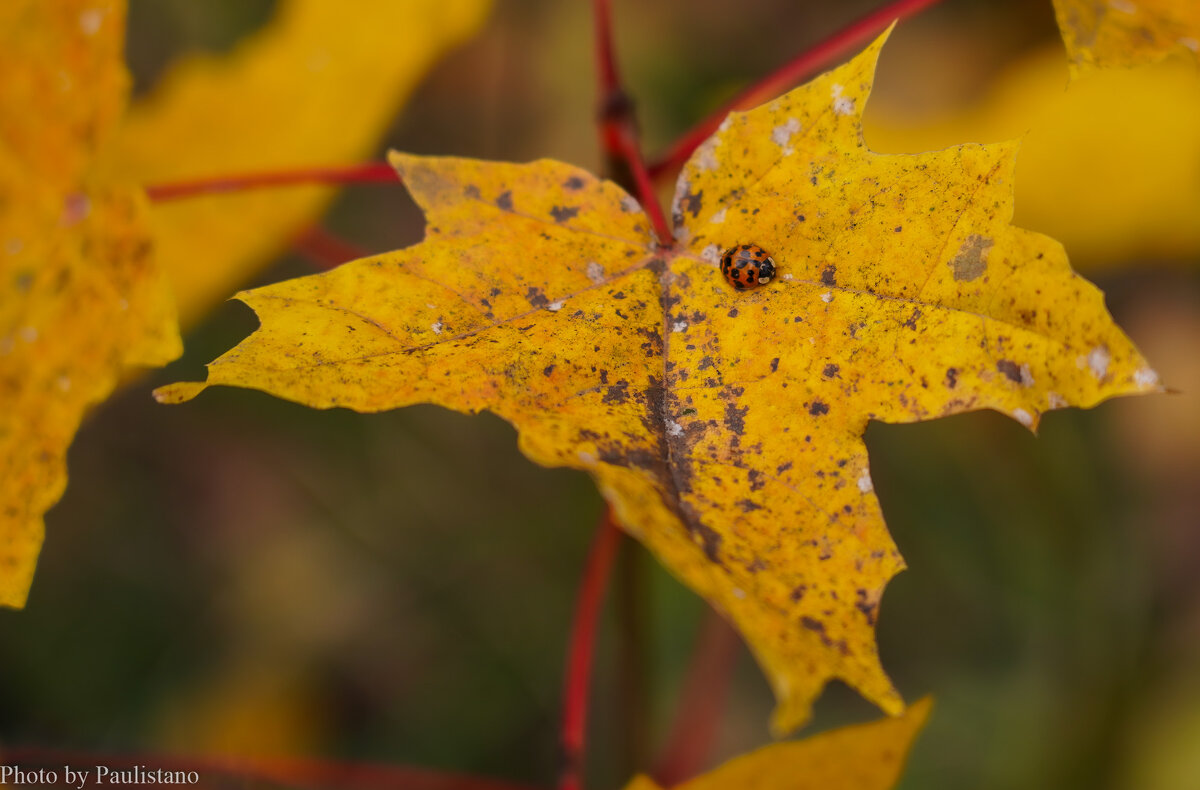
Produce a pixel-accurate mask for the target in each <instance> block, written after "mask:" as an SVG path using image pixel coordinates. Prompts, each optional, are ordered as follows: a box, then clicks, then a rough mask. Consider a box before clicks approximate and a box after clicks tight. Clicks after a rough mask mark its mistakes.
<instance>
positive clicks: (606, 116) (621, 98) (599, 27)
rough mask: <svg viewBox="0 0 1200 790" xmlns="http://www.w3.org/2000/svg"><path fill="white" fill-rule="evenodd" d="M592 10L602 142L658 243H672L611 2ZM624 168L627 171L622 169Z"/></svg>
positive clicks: (600, 0) (596, 2)
mask: <svg viewBox="0 0 1200 790" xmlns="http://www.w3.org/2000/svg"><path fill="white" fill-rule="evenodd" d="M592 10H593V14H594V17H595V40H596V78H597V80H598V82H599V92H600V107H599V112H598V115H599V118H598V122H599V125H600V145H601V147H602V148H603V149H604V153H605V155H606V157H607V158H608V160H609V162H610V168H611V169H613V170H616V171H618V172H615V173H614V174H613V175H614V177H615V178H616V180H617V181H618V183H622V186H625V187H627V188H628V187H630V186H632V187H633V189H634V191H635V192H636V193H637V198H638V201H639V202H640V203H641V204H642V210H644V211H645V212H646V214H647V215H648V216H649V217H650V222H651V224H652V225H653V226H654V234H655V235H656V236H657V237H658V242H659V244H661V245H663V246H670V245H671V244H673V243H674V242H675V239H674V237H673V236H672V234H671V226H670V225H668V224H667V218H666V215H665V214H664V213H663V210H662V206H660V205H659V204H658V196H657V195H656V194H655V192H654V180H653V179H652V178H651V177H650V173H649V171H648V170H647V169H646V160H645V158H644V157H643V156H642V149H641V144H640V142H639V139H638V131H637V121H636V119H635V118H634V111H633V102H632V100H631V99H630V98H629V96H628V94H626V93H625V90H624V89H623V88H622V87H621V78H620V75H619V74H618V72H617V62H616V55H615V53H614V51H613V37H612V4H611V3H610V1H609V0H593V2H592ZM622 168H623V169H624V171H625V172H620V171H621V170H622ZM623 182H624V183H623Z"/></svg>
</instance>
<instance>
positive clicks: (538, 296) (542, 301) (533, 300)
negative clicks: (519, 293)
mask: <svg viewBox="0 0 1200 790" xmlns="http://www.w3.org/2000/svg"><path fill="white" fill-rule="evenodd" d="M525 301H527V302H529V305H530V306H531V307H533V308H535V309H538V310H540V309H541V308H543V307H545V306H546V305H548V304H550V300H549V299H547V298H546V295H545V294H544V293H542V289H541V288H538V287H536V286H533V285H531V286H529V290H528V291H526V292H525Z"/></svg>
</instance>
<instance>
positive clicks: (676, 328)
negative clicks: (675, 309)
mask: <svg viewBox="0 0 1200 790" xmlns="http://www.w3.org/2000/svg"><path fill="white" fill-rule="evenodd" d="M687 328H688V325H687V321H676V322H675V323H673V324H671V331H672V332H684V331H686V330H687Z"/></svg>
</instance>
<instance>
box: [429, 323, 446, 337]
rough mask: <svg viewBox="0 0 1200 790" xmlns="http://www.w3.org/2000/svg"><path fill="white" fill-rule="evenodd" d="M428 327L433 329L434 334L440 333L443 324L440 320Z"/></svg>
mask: <svg viewBox="0 0 1200 790" xmlns="http://www.w3.org/2000/svg"><path fill="white" fill-rule="evenodd" d="M429 328H430V329H432V330H433V333H434V334H435V335H440V334H441V333H442V328H443V324H442V322H441V321H438V322H437V323H436V324H433V325H432V326H430V327H429Z"/></svg>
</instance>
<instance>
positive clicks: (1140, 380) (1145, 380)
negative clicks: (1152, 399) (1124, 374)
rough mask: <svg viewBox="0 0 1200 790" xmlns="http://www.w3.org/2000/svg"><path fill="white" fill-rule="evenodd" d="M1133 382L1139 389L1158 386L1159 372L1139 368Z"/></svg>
mask: <svg viewBox="0 0 1200 790" xmlns="http://www.w3.org/2000/svg"><path fill="white" fill-rule="evenodd" d="M1133 381H1134V383H1135V384H1137V385H1138V386H1139V387H1153V386H1155V385H1156V384H1158V372H1157V371H1156V370H1154V369H1153V368H1138V370H1137V372H1136V373H1134V374H1133Z"/></svg>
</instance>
